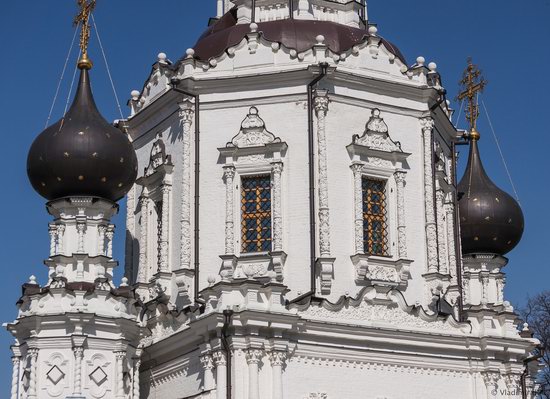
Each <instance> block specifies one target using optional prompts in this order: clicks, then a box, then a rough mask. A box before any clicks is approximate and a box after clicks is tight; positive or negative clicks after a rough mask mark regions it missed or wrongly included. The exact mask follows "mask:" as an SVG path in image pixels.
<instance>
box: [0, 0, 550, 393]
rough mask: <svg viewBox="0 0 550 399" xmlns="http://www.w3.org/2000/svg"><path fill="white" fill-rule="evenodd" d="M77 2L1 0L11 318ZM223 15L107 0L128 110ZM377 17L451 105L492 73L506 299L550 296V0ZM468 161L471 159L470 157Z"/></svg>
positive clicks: (103, 94)
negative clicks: (30, 166)
mask: <svg viewBox="0 0 550 399" xmlns="http://www.w3.org/2000/svg"><path fill="white" fill-rule="evenodd" d="M75 3H76V1H73V0H57V1H38V0H34V1H22V0H17V1H16V0H6V1H3V2H2V12H1V13H0V38H1V41H0V54H2V62H1V63H0V76H1V77H2V83H1V85H2V94H1V95H0V133H1V137H2V140H3V145H2V148H3V151H2V152H3V154H2V157H0V162H1V166H2V167H1V170H3V171H4V172H3V176H2V190H1V192H2V194H3V195H1V196H0V209H2V210H3V212H4V216H3V223H2V225H3V227H2V228H0V243H1V247H0V248H1V253H2V261H1V271H2V283H1V290H0V300H1V301H2V304H3V306H2V307H1V309H0V320H1V321H2V322H7V321H11V320H13V319H14V318H15V316H16V307H15V302H16V300H17V299H18V298H19V296H20V294H21V288H20V285H21V284H22V283H24V282H25V281H27V279H28V276H29V275H31V274H36V275H37V276H38V277H39V281H40V282H41V283H44V281H45V276H46V268H45V266H43V265H42V260H43V259H44V258H45V257H46V256H47V255H48V246H49V239H48V233H47V224H48V222H49V220H50V219H49V217H48V215H47V213H46V211H45V206H44V200H43V199H42V198H40V197H39V196H38V195H37V194H36V193H35V192H34V191H33V190H32V189H31V186H30V184H29V183H28V180H27V176H26V171H25V163H26V156H27V151H28V148H29V146H30V144H31V142H32V140H33V139H34V137H35V136H36V135H37V134H38V133H39V132H40V131H42V129H43V128H44V123H45V121H46V118H47V115H48V111H49V109H50V106H51V102H52V99H53V95H54V92H55V88H56V85H57V81H58V79H59V76H60V72H61V69H62V66H63V63H64V60H65V57H66V53H67V49H68V47H69V44H70V42H71V38H72V34H73V28H72V26H71V21H72V18H73V16H74V13H75ZM214 13H215V0H195V1H191V0H154V1H152V0H151V1H145V0H139V1H137V0H116V1H105V0H98V7H97V11H96V13H95V16H96V21H97V23H98V27H99V31H100V34H101V36H102V40H103V43H104V46H105V48H106V51H107V56H108V59H109V63H110V65H111V71H112V74H113V78H114V81H115V85H116V89H117V91H118V93H119V97H120V99H121V102H122V103H123V111H124V112H126V109H125V107H124V104H125V102H126V99H127V98H128V97H129V94H128V93H130V91H131V90H132V89H135V88H138V89H139V88H141V86H142V84H143V82H144V80H145V79H146V78H147V76H148V73H149V71H150V67H151V64H152V63H154V62H155V61H156V55H157V54H158V53H159V52H161V51H163V52H166V53H167V54H168V57H169V58H170V59H172V60H175V59H177V58H178V57H180V56H181V55H182V54H183V53H184V52H185V50H186V49H187V48H188V47H192V46H193V44H194V43H195V41H196V39H197V37H198V36H199V35H200V33H201V32H202V31H203V30H204V28H205V27H206V24H207V21H208V17H210V16H212V15H213V14H214ZM473 13H475V15H472V14H473ZM369 16H370V19H371V21H372V22H376V23H377V24H378V27H379V33H380V34H381V35H382V36H384V37H386V38H387V39H388V40H390V41H392V42H394V43H395V44H396V45H397V46H398V47H399V48H400V49H401V50H402V52H403V53H404V54H405V56H406V57H407V59H408V61H409V63H412V62H414V60H415V59H416V57H417V56H419V55H422V56H424V57H425V58H426V60H427V61H435V62H437V64H438V66H439V71H440V72H441V73H442V74H443V79H444V84H445V86H446V88H447V90H448V92H449V94H450V97H451V98H454V97H455V95H456V92H457V82H458V80H459V79H460V77H461V73H462V70H463V69H464V66H465V62H466V58H467V57H468V56H472V57H473V58H474V61H475V62H476V63H478V64H479V65H480V66H481V67H482V69H483V71H484V73H485V76H486V78H487V80H488V81H489V86H488V87H487V90H486V93H485V94H484V100H485V103H486V104H487V106H488V108H489V112H490V113H491V116H492V119H493V124H494V126H495V129H496V131H497V135H498V136H499V139H500V142H501V145H502V149H503V152H504V154H505V157H506V159H507V161H508V165H509V167H510V170H511V173H512V176H513V178H514V181H515V184H516V186H517V189H518V192H519V195H520V199H521V204H522V206H523V210H524V213H525V218H526V230H525V234H524V237H523V240H522V242H521V243H520V245H519V246H518V247H517V248H516V249H515V250H514V251H513V252H512V253H511V254H510V256H509V258H510V264H509V266H508V267H507V268H506V270H505V271H506V272H507V286H506V298H507V299H509V300H510V301H511V302H512V303H514V304H521V303H522V302H523V301H524V300H525V297H526V295H527V294H536V293H537V292H539V291H542V290H544V289H548V288H549V281H550V265H549V264H548V263H549V261H548V255H547V253H546V251H545V248H548V247H550V233H549V232H548V228H549V227H548V226H549V224H550V223H549V222H550V217H549V213H548V205H547V202H548V198H550V185H549V184H548V183H549V178H548V172H545V171H544V168H547V167H548V166H547V165H548V164H547V161H546V158H547V151H548V148H550V129H549V119H548V115H549V111H548V109H549V105H548V103H549V101H548V93H550V78H549V77H548V75H549V68H548V65H550V46H549V45H548V40H550V24H549V23H548V21H550V0H524V1H517V0H515V1H513V0H499V1H498V2H495V1H479V0H476V1H474V0H461V1H437V2H418V1H404V0H394V1H388V0H370V1H369ZM92 35H93V34H92ZM92 37H93V44H92V48H91V54H90V55H91V57H92V58H93V59H94V61H95V65H96V67H95V68H94V70H93V77H92V79H93V85H94V93H95V96H96V101H97V102H98V104H99V106H100V109H101V111H102V112H103V114H104V115H105V116H106V117H107V119H111V120H112V119H115V118H117V117H118V111H117V108H116V103H115V101H114V97H113V94H112V91H111V87H110V84H109V81H108V78H107V76H106V73H105V67H104V65H103V63H102V59H101V55H100V53H99V50H98V48H97V43H96V41H95V37H94V36H92ZM74 57H76V55H75V56H74ZM72 65H74V63H72V64H71V67H72ZM71 72H72V69H71ZM70 75H71V73H69V74H68V76H70ZM69 80H70V79H66V80H65V82H64V84H63V86H62V91H61V95H60V98H59V100H58V103H57V107H56V108H55V110H54V116H53V118H52V119H53V120H56V119H57V118H59V117H60V116H61V113H62V111H63V107H64V104H65V101H66V97H67V91H68V87H69ZM462 125H464V123H462ZM479 127H480V130H481V133H482V134H483V138H482V142H481V144H480V146H481V151H482V157H483V159H484V162H485V166H486V169H487V170H488V172H489V174H490V175H491V177H492V178H493V179H494V181H495V182H496V183H497V184H498V185H499V186H500V187H502V188H503V189H505V190H507V191H509V192H511V187H510V184H509V183H508V180H507V178H506V174H505V171H504V168H503V166H502V163H501V162H500V158H499V156H498V153H497V149H496V146H495V144H494V141H493V139H492V137H491V133H490V130H489V127H488V125H487V122H486V120H485V119H484V118H482V119H481V121H480V126H479ZM461 159H462V161H463V162H464V161H465V160H466V154H463V155H462V156H461ZM121 214H122V215H123V214H124V210H121ZM115 222H116V223H117V224H118V226H119V230H118V235H117V241H116V242H115V245H116V246H115V254H116V256H117V257H118V259H119V260H120V261H121V263H122V261H123V238H124V234H123V232H122V230H123V229H122V228H123V226H124V220H123V218H122V217H118V218H117V220H116V221H115ZM10 344H11V338H10V336H9V334H8V333H6V332H3V331H2V332H0V387H1V388H0V389H1V390H2V393H0V397H6V396H7V391H8V387H9V383H8V381H9V379H10V375H11V371H10V370H11V364H10V361H9V356H10V353H9V345H10Z"/></svg>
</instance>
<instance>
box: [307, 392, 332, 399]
mask: <svg viewBox="0 0 550 399" xmlns="http://www.w3.org/2000/svg"><path fill="white" fill-rule="evenodd" d="M304 399H328V395H327V394H326V392H312V393H310V394H309V395H308V396H305V397H304Z"/></svg>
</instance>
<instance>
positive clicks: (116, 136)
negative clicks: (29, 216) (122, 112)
mask: <svg viewBox="0 0 550 399" xmlns="http://www.w3.org/2000/svg"><path fill="white" fill-rule="evenodd" d="M86 61H87V59H84V60H81V62H79V68H80V70H81V71H80V81H79V83H78V90H77V92H76V95H75V98H74V100H73V103H72V105H71V108H70V109H69V111H68V112H67V113H66V114H65V116H64V117H63V118H61V120H59V121H58V122H56V123H54V124H53V125H51V126H50V127H48V128H46V130H44V131H43V132H42V133H40V135H38V137H37V138H36V139H35V140H34V142H33V144H32V146H31V149H30V151H29V154H28V157H27V174H28V176H29V180H30V182H31V184H32V186H33V188H34V189H35V190H36V191H37V192H38V193H39V194H40V195H41V196H43V197H44V198H46V199H48V200H53V199H57V198H62V197H67V196H91V197H101V198H105V199H108V200H111V201H118V200H119V199H121V198H122V197H124V195H125V194H126V193H127V192H128V191H129V190H130V188H131V187H132V185H133V184H134V181H135V179H136V176H137V158H136V154H135V152H134V149H133V147H132V144H131V143H130V141H129V140H128V137H127V135H126V134H125V133H123V132H122V131H121V130H119V129H117V128H115V127H114V126H112V125H111V124H109V123H108V122H107V121H106V120H105V119H104V118H103V116H102V115H101V114H100V113H99V111H98V109H97V107H96V104H95V101H94V98H93V96H92V90H91V87H90V79H89V71H88V70H89V69H90V68H91V63H90V62H89V61H88V62H86Z"/></svg>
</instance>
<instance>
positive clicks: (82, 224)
mask: <svg viewBox="0 0 550 399" xmlns="http://www.w3.org/2000/svg"><path fill="white" fill-rule="evenodd" d="M76 230H77V234H78V250H77V251H78V253H81V254H82V253H84V232H85V231H86V223H85V222H77V224H76Z"/></svg>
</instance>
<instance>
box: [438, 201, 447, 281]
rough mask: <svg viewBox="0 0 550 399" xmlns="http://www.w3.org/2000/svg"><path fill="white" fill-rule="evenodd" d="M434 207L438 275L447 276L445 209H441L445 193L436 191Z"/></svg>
mask: <svg viewBox="0 0 550 399" xmlns="http://www.w3.org/2000/svg"><path fill="white" fill-rule="evenodd" d="M435 201H436V202H435V206H436V212H437V243H438V253H439V270H438V271H439V273H441V274H449V258H448V252H447V247H448V240H447V239H446V237H445V234H446V230H447V229H446V228H445V223H446V220H445V216H446V214H445V209H444V208H443V205H444V201H445V193H444V192H443V190H437V191H436V192H435Z"/></svg>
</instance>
